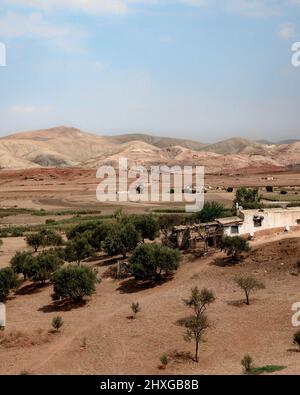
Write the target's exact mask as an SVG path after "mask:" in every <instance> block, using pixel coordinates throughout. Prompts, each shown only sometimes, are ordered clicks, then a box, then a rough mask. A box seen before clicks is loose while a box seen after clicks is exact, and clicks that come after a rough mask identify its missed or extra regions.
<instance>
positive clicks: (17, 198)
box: [0, 168, 300, 214]
mask: <svg viewBox="0 0 300 395" xmlns="http://www.w3.org/2000/svg"><path fill="white" fill-rule="evenodd" d="M266 179H268V180H266ZM98 184H99V180H98V179H97V178H96V169H78V168H72V169H59V168H57V169H56V168H50V169H48V168H46V169H31V170H18V171H17V170H16V171H8V170H0V208H1V207H2V208H6V207H17V208H27V209H36V210H40V209H44V210H56V209H87V208H88V209H97V210H101V211H102V212H103V213H104V214H109V213H111V212H113V211H114V209H115V208H116V204H111V203H100V202H98V201H97V199H96V188H97V185H98ZM205 185H206V186H207V187H209V188H211V189H209V191H208V193H207V194H206V195H205V199H206V201H212V200H215V201H218V202H221V203H223V204H224V205H225V206H227V207H230V206H231V205H232V201H233V198H234V194H233V193H227V192H225V191H224V190H223V191H222V190H218V189H217V188H225V189H226V188H227V187H234V188H235V187H239V186H249V187H250V186H261V187H264V186H266V185H272V186H281V187H285V186H300V173H299V172H298V173H297V172H278V173H272V172H271V173H267V174H266V173H265V174H252V173H247V174H241V175H210V174H206V175H205ZM118 204H119V205H120V203H118ZM183 205H184V203H182V204H180V203H171V204H168V203H164V204H161V203H160V204H159V203H157V204H156V203H149V204H148V203H141V202H140V203H130V202H129V203H124V204H123V206H124V207H125V208H126V210H127V211H128V212H144V211H149V210H150V209H151V208H158V207H160V206H167V207H174V206H176V207H181V206H182V207H183Z"/></svg>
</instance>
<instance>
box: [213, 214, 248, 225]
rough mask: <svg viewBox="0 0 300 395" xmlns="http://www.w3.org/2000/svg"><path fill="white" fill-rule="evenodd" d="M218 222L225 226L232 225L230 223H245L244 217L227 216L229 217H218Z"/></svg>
mask: <svg viewBox="0 0 300 395" xmlns="http://www.w3.org/2000/svg"><path fill="white" fill-rule="evenodd" d="M217 221H218V223H219V224H221V225H224V226H230V225H239V224H242V223H243V220H242V218H240V217H237V216H236V217H227V218H218V219H217Z"/></svg>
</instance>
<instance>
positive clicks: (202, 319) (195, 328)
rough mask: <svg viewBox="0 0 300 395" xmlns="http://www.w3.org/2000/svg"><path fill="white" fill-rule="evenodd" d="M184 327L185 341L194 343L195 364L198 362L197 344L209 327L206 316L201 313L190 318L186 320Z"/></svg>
mask: <svg viewBox="0 0 300 395" xmlns="http://www.w3.org/2000/svg"><path fill="white" fill-rule="evenodd" d="M185 327H186V334H185V340H186V341H189V342H190V341H194V342H195V362H199V344H200V341H201V339H202V336H203V334H204V333H205V330H206V329H207V328H208V327H209V323H208V319H207V316H206V315H205V314H203V313H202V314H200V315H194V316H191V317H189V318H188V319H187V320H186V322H185Z"/></svg>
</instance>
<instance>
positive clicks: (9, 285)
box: [0, 267, 20, 303]
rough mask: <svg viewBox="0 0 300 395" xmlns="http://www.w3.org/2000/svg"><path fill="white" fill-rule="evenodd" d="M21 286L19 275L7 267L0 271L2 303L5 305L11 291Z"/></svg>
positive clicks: (0, 300) (0, 297)
mask: <svg viewBox="0 0 300 395" xmlns="http://www.w3.org/2000/svg"><path fill="white" fill-rule="evenodd" d="M19 285H20V281H19V279H18V276H17V274H16V273H15V272H14V271H13V269H12V268H10V267H6V268H4V269H0V302H1V303H3V302H5V300H6V299H7V297H8V295H9V293H10V291H11V290H13V289H15V288H17V287H18V286H19Z"/></svg>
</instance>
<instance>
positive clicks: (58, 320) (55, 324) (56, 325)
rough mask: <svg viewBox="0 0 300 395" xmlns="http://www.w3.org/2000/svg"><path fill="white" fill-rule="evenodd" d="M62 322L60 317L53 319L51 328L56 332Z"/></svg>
mask: <svg viewBox="0 0 300 395" xmlns="http://www.w3.org/2000/svg"><path fill="white" fill-rule="evenodd" d="M63 324H64V321H63V319H62V318H61V316H57V317H54V318H53V320H52V328H53V329H54V330H56V332H58V331H59V330H60V328H61V327H62V326H63Z"/></svg>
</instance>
